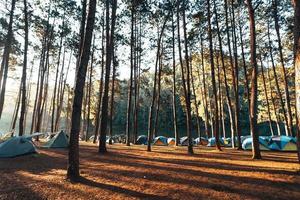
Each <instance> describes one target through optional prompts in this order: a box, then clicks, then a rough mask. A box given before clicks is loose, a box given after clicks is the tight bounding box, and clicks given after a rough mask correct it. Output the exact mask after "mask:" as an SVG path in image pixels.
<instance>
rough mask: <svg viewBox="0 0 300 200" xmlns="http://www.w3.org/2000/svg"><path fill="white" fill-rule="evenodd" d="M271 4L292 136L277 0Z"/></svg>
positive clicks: (289, 128) (289, 132) (289, 130)
mask: <svg viewBox="0 0 300 200" xmlns="http://www.w3.org/2000/svg"><path fill="white" fill-rule="evenodd" d="M272 4H273V17H274V22H275V30H276V36H277V41H278V51H279V57H280V62H281V68H282V72H283V85H284V95H285V107H286V111H287V127H288V135H289V136H292V135H294V134H293V118H292V110H291V104H290V101H291V100H290V94H289V87H288V80H287V79H288V78H287V74H286V69H285V66H284V59H283V52H282V44H281V36H280V31H279V29H280V26H279V19H278V10H277V5H278V3H277V0H273V1H272Z"/></svg>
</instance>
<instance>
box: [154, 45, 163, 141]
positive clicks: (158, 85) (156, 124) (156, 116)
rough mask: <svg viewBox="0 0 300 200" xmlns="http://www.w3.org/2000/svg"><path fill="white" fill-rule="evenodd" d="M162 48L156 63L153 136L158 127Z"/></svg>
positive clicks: (155, 134)
mask: <svg viewBox="0 0 300 200" xmlns="http://www.w3.org/2000/svg"><path fill="white" fill-rule="evenodd" d="M163 51H164V48H163V47H162V48H161V55H160V56H159V64H158V66H159V67H158V80H157V81H158V84H157V97H156V112H155V119H154V129H153V134H152V135H153V137H156V136H157V129H158V118H159V109H160V91H161V73H162V54H163Z"/></svg>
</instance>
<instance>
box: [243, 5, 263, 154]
mask: <svg viewBox="0 0 300 200" xmlns="http://www.w3.org/2000/svg"><path fill="white" fill-rule="evenodd" d="M246 3H247V7H248V14H249V27H250V52H251V66H252V76H251V98H250V99H251V102H250V105H251V107H250V116H251V121H250V129H251V135H252V153H253V156H252V158H253V159H261V154H260V149H259V136H258V133H257V131H258V129H257V68H258V67H257V61H256V32H255V17H254V9H253V7H252V0H247V1H246Z"/></svg>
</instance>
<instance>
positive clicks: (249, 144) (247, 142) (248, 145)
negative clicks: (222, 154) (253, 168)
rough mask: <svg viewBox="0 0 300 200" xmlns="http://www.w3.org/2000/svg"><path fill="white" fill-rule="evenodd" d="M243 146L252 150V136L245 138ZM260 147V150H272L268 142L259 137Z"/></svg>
mask: <svg viewBox="0 0 300 200" xmlns="http://www.w3.org/2000/svg"><path fill="white" fill-rule="evenodd" d="M242 148H243V149H244V150H252V138H247V139H245V140H244V142H243V144H242ZM259 149H260V150H270V149H269V147H268V143H267V142H266V141H265V140H263V139H262V138H261V137H259Z"/></svg>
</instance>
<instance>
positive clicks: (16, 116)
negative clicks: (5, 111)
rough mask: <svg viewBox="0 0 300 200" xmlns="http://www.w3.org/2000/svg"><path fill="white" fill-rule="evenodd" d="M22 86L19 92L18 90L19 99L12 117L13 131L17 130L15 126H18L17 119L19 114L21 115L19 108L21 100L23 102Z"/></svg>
mask: <svg viewBox="0 0 300 200" xmlns="http://www.w3.org/2000/svg"><path fill="white" fill-rule="evenodd" d="M21 94H22V93H21V87H20V88H19V92H18V96H17V99H16V105H15V110H14V114H13V118H12V121H11V128H10V129H11V130H12V131H13V132H15V128H16V122H17V119H18V115H19V109H20V102H21Z"/></svg>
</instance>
